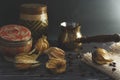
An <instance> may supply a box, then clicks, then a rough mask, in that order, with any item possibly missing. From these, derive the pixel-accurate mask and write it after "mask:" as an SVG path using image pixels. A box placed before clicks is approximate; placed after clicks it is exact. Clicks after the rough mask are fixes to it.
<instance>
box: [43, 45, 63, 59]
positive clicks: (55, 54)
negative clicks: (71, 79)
mask: <svg viewBox="0 0 120 80" xmlns="http://www.w3.org/2000/svg"><path fill="white" fill-rule="evenodd" d="M44 53H46V54H47V55H48V56H49V59H51V58H60V59H65V52H64V51H63V50H62V49H60V48H57V47H50V48H48V49H47V50H45V51H44Z"/></svg>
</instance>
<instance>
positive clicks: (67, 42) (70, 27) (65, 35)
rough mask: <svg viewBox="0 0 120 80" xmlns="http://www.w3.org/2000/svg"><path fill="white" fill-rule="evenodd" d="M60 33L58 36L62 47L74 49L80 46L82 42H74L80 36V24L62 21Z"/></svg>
mask: <svg viewBox="0 0 120 80" xmlns="http://www.w3.org/2000/svg"><path fill="white" fill-rule="evenodd" d="M60 27H61V34H60V36H59V38H58V42H59V45H60V46H61V47H62V48H67V49H74V48H77V47H79V46H81V44H82V43H78V42H74V41H75V40H77V39H80V38H81V37H82V34H81V32H80V28H81V26H80V25H79V23H76V22H62V23H61V24H60Z"/></svg>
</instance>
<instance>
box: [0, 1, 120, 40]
mask: <svg viewBox="0 0 120 80" xmlns="http://www.w3.org/2000/svg"><path fill="white" fill-rule="evenodd" d="M23 3H44V4H47V6H48V16H49V36H48V37H49V39H53V40H54V39H57V37H58V35H59V30H60V27H59V24H60V23H61V22H63V21H73V22H80V24H81V26H82V27H81V32H82V34H83V35H85V36H91V35H98V34H114V33H119V32H120V0H0V26H3V25H6V24H13V23H18V19H19V11H20V10H19V7H20V5H21V4H23Z"/></svg>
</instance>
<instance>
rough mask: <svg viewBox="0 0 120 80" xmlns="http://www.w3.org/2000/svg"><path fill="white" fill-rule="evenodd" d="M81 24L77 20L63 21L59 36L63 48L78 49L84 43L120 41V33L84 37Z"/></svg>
mask: <svg viewBox="0 0 120 80" xmlns="http://www.w3.org/2000/svg"><path fill="white" fill-rule="evenodd" d="M80 28H81V26H80V25H79V23H75V22H71V23H69V22H62V23H61V34H60V36H59V38H58V43H59V45H60V46H61V47H62V48H64V49H65V48H67V49H71V50H73V49H76V48H78V47H80V46H81V45H82V43H91V42H112V41H114V42H118V41H120V35H119V34H114V35H96V36H90V37H83V36H82V34H81V32H80Z"/></svg>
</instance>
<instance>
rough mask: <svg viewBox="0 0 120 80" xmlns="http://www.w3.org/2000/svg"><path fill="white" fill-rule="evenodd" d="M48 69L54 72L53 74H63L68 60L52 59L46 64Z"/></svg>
mask: <svg viewBox="0 0 120 80" xmlns="http://www.w3.org/2000/svg"><path fill="white" fill-rule="evenodd" d="M46 68H47V69H49V70H50V71H52V72H53V73H55V74H57V73H63V72H65V71H66V60H65V59H59V58H58V59H57V58H52V59H50V60H49V61H48V62H47V63H46Z"/></svg>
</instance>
